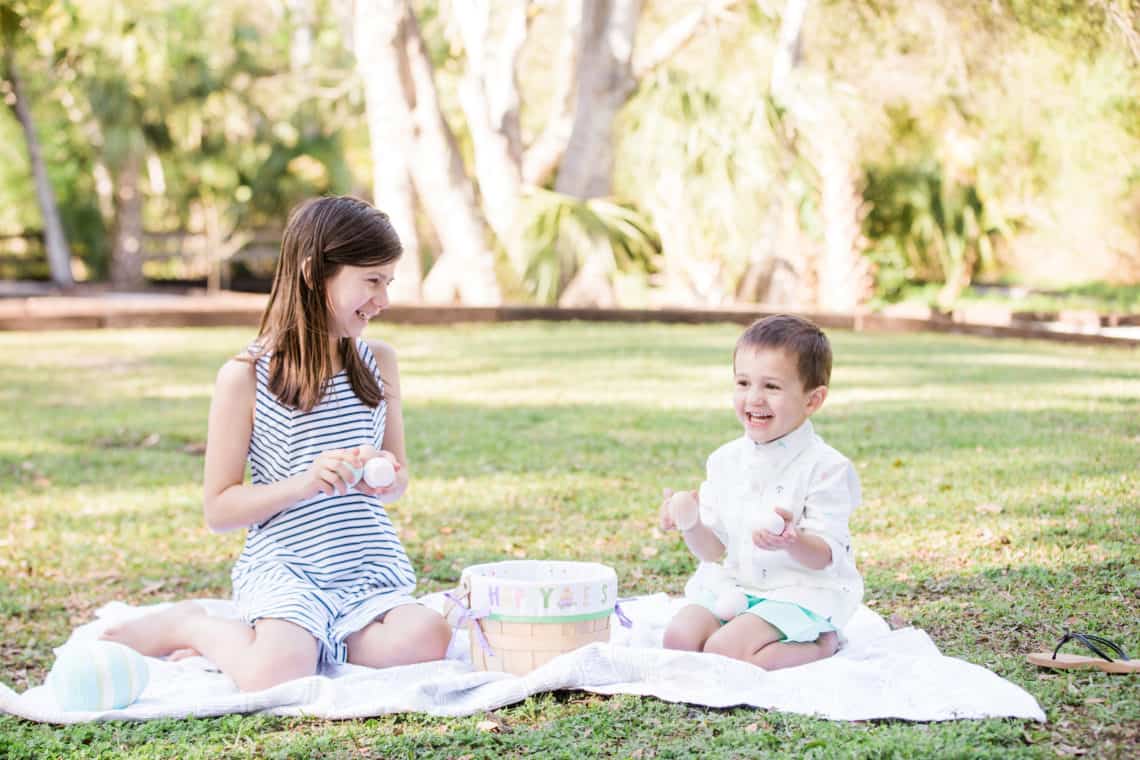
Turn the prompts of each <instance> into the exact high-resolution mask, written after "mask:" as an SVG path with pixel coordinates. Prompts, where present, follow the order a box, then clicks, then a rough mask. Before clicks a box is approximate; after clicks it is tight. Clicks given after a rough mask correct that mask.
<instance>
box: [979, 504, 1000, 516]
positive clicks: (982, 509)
mask: <svg viewBox="0 0 1140 760" xmlns="http://www.w3.org/2000/svg"><path fill="white" fill-rule="evenodd" d="M1001 510H1002V506H1001V505H1000V504H979V505H978V506H976V507H974V511H975V512H978V513H985V514H990V515H996V514H998V513H999V512H1001Z"/></svg>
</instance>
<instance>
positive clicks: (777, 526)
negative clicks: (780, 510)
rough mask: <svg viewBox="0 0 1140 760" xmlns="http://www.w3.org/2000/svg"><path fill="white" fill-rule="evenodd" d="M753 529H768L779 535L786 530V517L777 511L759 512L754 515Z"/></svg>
mask: <svg viewBox="0 0 1140 760" xmlns="http://www.w3.org/2000/svg"><path fill="white" fill-rule="evenodd" d="M752 530H754V531H756V530H766V531H768V532H769V533H771V534H772V535H774V536H778V535H780V534H781V533H783V532H784V518H782V517H780V515H778V514H777V513H776V512H775V511H764V512H758V513H757V514H755V515H753V516H752Z"/></svg>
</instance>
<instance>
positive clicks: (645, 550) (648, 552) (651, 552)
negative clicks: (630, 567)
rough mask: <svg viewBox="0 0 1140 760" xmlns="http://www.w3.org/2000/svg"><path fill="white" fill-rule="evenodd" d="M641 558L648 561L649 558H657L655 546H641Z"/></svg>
mask: <svg viewBox="0 0 1140 760" xmlns="http://www.w3.org/2000/svg"><path fill="white" fill-rule="evenodd" d="M641 556H642V557H645V558H646V559H648V558H649V557H656V556H657V547H656V546H643V547H641Z"/></svg>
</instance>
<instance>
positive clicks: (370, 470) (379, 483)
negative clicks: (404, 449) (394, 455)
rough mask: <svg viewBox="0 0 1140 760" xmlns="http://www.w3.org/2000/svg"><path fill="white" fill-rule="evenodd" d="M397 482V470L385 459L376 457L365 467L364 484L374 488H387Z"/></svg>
mask: <svg viewBox="0 0 1140 760" xmlns="http://www.w3.org/2000/svg"><path fill="white" fill-rule="evenodd" d="M395 481H396V468H395V467H393V466H392V463H391V462H389V461H388V460H387V459H385V458H384V457H374V458H372V459H369V460H368V462H367V464H365V465H364V482H365V483H367V484H368V485H370V486H372V487H373V488H385V487H387V486H390V485H392V483H394V482H395Z"/></svg>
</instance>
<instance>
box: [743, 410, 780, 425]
mask: <svg viewBox="0 0 1140 760" xmlns="http://www.w3.org/2000/svg"><path fill="white" fill-rule="evenodd" d="M747 414H748V421H749V422H752V423H755V424H759V423H761V422H766V421H767V420H770V419H772V417H774V416H775V415H773V414H772V413H771V412H748V413H747Z"/></svg>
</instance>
